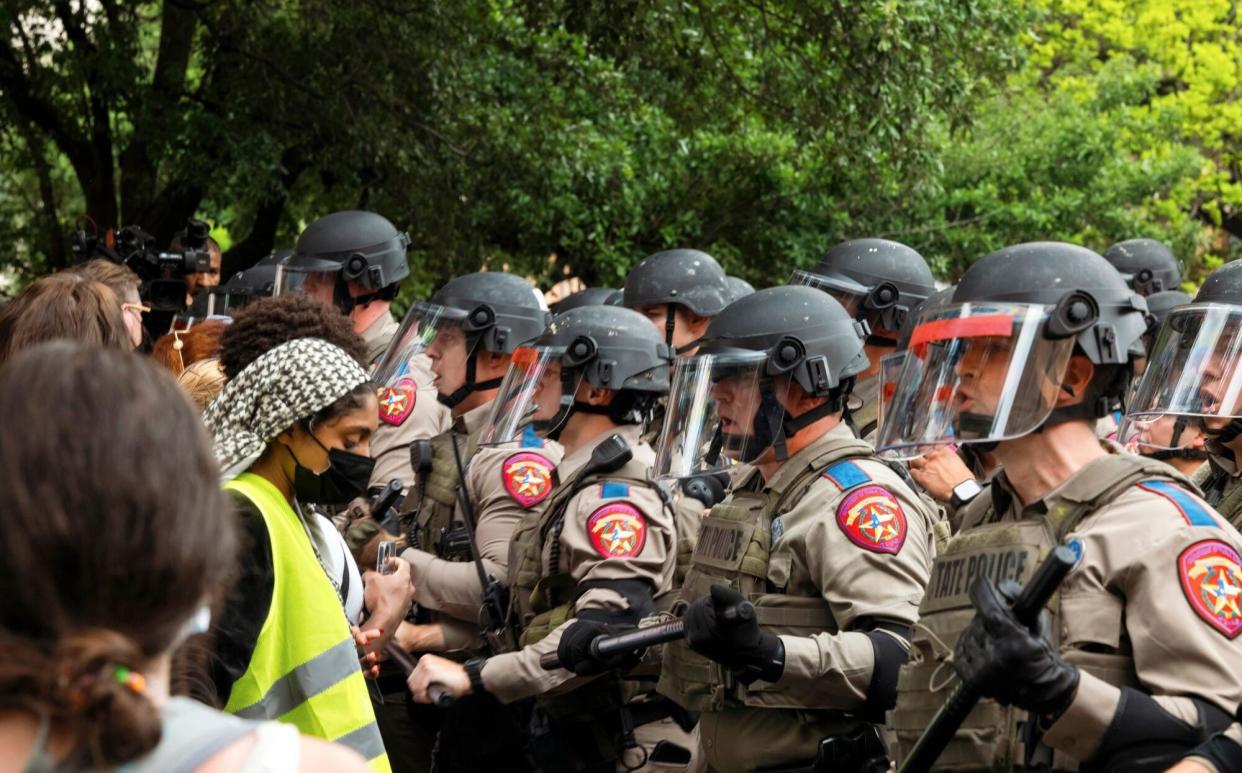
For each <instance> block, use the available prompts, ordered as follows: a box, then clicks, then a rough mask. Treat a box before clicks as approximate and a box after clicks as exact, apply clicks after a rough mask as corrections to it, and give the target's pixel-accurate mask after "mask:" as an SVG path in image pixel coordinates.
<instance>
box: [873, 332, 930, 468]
mask: <svg viewBox="0 0 1242 773" xmlns="http://www.w3.org/2000/svg"><path fill="white" fill-rule="evenodd" d="M905 364H906V353H905V351H900V352H894V353H892V354H887V355H885V356H883V357H881V358H880V371H879V374H878V378H879V379H880V394H879V398H878V399H879V403H878V405H877V409H878V410H877V411H876V416H877V424H876V426H877V430H876V431H877V433H878V432H879V429H878V428H879V427H883V426H884V423H885V422H886V421H891V420H892V419H891V418H890V417H893V416H900V415H902V413H904V411H905V409H904V408H902V407H900V406H896V405H895V404H894V403H893V398H894V397H896V396H897V380H898V379H899V378H901V373H902V370H903V369H904V368H905ZM916 367H917V365H916ZM914 394H915V392H903V394H902V398H903V399H905V400H909V399H910V398H911V397H913V396H914ZM877 437H878V434H877ZM926 450H929V449H925V448H921V447H916V446H911V447H907V448H896V449H890V450H887V451H884V452H883V453H882V454H881V455H882V456H884V457H887V458H889V459H912V458H914V457H916V456H922V454H923V453H924V451H926Z"/></svg>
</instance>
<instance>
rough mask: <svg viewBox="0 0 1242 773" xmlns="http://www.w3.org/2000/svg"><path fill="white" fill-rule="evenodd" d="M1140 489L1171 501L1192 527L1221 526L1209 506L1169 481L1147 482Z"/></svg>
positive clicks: (1141, 484)
mask: <svg viewBox="0 0 1242 773" xmlns="http://www.w3.org/2000/svg"><path fill="white" fill-rule="evenodd" d="M1138 485H1139V488H1141V489H1145V490H1147V491H1150V492H1152V493H1153V494H1159V495H1160V496H1162V497H1164V498H1165V499H1167V500H1169V502H1171V503H1172V504H1173V506H1174V507H1176V508H1177V511H1178V512H1179V513H1181V514H1182V518H1185V519H1186V523H1188V524H1190V525H1191V526H1219V525H1220V524H1219V523H1217V521H1216V519H1215V518H1213V517H1212V513H1211V512H1210V511H1209V510H1208V508H1207V506H1206V505H1204V504H1203V503H1202V502H1200V501H1199V498H1198V497H1196V496H1195V495H1194V494H1191V493H1190V492H1189V491H1187V490H1186V489H1184V488H1182V487H1181V486H1179V485H1177V484H1176V483H1174V482H1172V481H1168V480H1159V479H1156V480H1145V481H1143V482H1142V483H1140V484H1138Z"/></svg>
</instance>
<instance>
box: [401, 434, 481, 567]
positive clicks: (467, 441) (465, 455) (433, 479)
mask: <svg viewBox="0 0 1242 773" xmlns="http://www.w3.org/2000/svg"><path fill="white" fill-rule="evenodd" d="M463 441H464V442H463ZM453 443H457V450H458V452H459V453H460V455H461V463H462V465H463V466H464V465H468V464H469V463H470V459H471V457H473V456H474V454H475V451H477V450H478V448H479V431H478V430H475V431H474V432H471V433H469V434H466V433H463V432H459V431H457V430H455V429H450V430H449V431H447V432H442V433H440V434H439V435H436V436H435V437H433V438H432V439H431V450H432V455H431V472H429V473H428V474H427V480H426V486H425V487H424V486H421V485H420V486H419V488H420V489H424V491H423V497H422V500H421V501H420V502H419V508H418V510H417V518H418V522H417V525H416V534H417V535H418V547H419V548H420V549H422V550H425V551H427V552H429V553H435V554H436V555H437V556H439V557H440V558H448V559H450V560H465V559H463V558H462V557H461V556H446V555H441V552H442V551H440V549H439V545H440V537H441V535H442V534H443V533H444V532H446V531H448V530H449V529H452V528H453V521H454V516H455V514H456V512H457V489H458V487H460V486H461V485H462V480H461V475H460V474H459V470H458V468H457V457H456V456H454V454H453Z"/></svg>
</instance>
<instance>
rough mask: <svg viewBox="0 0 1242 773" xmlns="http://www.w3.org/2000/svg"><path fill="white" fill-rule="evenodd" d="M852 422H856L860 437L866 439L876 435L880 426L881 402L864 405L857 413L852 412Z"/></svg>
mask: <svg viewBox="0 0 1242 773" xmlns="http://www.w3.org/2000/svg"><path fill="white" fill-rule="evenodd" d="M850 421H852V422H854V427H855V431H856V432H857V434H858V437H860V438H863V439H866V438H869V437H871V436H872V435H874V434H875V431H876V429H878V428H879V425H880V403H879V400H873V401H871V402H869V403H863V406H862V407H861V408H859V409H858V410H857V411H850Z"/></svg>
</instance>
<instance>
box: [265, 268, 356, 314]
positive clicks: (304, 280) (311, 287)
mask: <svg viewBox="0 0 1242 773" xmlns="http://www.w3.org/2000/svg"><path fill="white" fill-rule="evenodd" d="M340 274H341V265H340V263H336V262H333V261H327V260H320V261H313V262H311V263H299V264H298V265H296V266H294V265H290V264H289V261H288V259H286V260H285V261H284V262H282V263H278V264H276V278H275V280H273V282H272V295H288V294H289V293H296V292H304V293H306V294H307V295H309V296H311V297H312V298H317V299H318V300H321V301H323V302H324V303H332V302H333V300H334V298H335V293H336V280H337V278H338V277H339V276H340Z"/></svg>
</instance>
